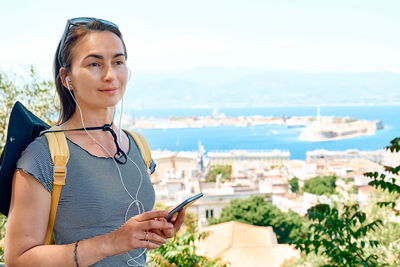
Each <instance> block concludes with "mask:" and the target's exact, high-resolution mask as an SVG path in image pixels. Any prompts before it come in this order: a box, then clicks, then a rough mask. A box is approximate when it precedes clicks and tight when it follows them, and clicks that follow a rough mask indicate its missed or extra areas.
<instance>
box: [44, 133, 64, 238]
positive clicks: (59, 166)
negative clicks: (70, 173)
mask: <svg viewBox="0 0 400 267" xmlns="http://www.w3.org/2000/svg"><path fill="white" fill-rule="evenodd" d="M51 130H60V128H59V127H57V126H55V127H53V128H51V129H50V131H51ZM44 135H45V136H46V138H47V141H48V143H49V150H50V154H51V159H52V161H53V165H54V177H53V189H52V191H51V206H50V215H49V223H48V225H47V232H46V237H45V240H44V244H45V245H48V244H51V243H52V235H53V227H54V220H55V218H56V213H57V207H58V201H59V200H60V194H61V189H62V187H63V186H64V185H65V176H66V174H67V168H66V166H67V162H68V159H69V149H68V144H67V139H66V138H65V134H64V132H46V133H44Z"/></svg>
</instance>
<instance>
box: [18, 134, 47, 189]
mask: <svg viewBox="0 0 400 267" xmlns="http://www.w3.org/2000/svg"><path fill="white" fill-rule="evenodd" d="M16 168H17V169H20V170H22V171H24V172H26V173H28V174H30V175H32V176H33V177H34V178H35V179H37V180H38V181H39V182H40V183H41V184H42V185H43V186H44V187H45V188H46V189H47V190H48V191H49V192H51V190H52V187H53V186H52V184H53V172H54V167H53V162H52V160H51V156H50V151H49V145H48V143H47V139H46V137H45V136H40V137H38V138H36V139H35V140H34V141H33V142H32V143H30V144H29V145H28V147H27V148H26V149H25V150H24V151H23V152H22V154H21V157H20V159H19V160H18V162H17V167H16Z"/></svg>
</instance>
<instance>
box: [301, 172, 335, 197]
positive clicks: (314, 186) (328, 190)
mask: <svg viewBox="0 0 400 267" xmlns="http://www.w3.org/2000/svg"><path fill="white" fill-rule="evenodd" d="M335 188H336V176H323V177H320V176H317V177H314V178H311V179H309V180H306V181H305V182H304V186H303V191H304V192H308V193H311V194H315V195H319V196H321V195H331V194H333V193H335V192H336V189H335Z"/></svg>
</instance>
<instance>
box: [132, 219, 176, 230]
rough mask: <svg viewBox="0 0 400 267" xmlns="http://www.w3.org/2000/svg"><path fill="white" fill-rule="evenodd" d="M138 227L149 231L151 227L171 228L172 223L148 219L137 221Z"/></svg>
mask: <svg viewBox="0 0 400 267" xmlns="http://www.w3.org/2000/svg"><path fill="white" fill-rule="evenodd" d="M137 224H138V228H139V229H141V230H143V231H150V230H153V229H160V230H163V229H172V228H173V227H174V225H173V224H172V223H169V222H167V221H156V220H149V221H143V222H137Z"/></svg>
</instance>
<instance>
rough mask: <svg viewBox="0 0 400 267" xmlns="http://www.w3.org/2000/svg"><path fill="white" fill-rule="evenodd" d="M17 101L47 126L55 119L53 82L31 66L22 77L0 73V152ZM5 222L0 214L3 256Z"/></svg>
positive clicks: (0, 250)
mask: <svg viewBox="0 0 400 267" xmlns="http://www.w3.org/2000/svg"><path fill="white" fill-rule="evenodd" d="M17 100H18V101H21V102H22V103H24V104H25V105H26V107H27V108H28V109H29V110H30V111H32V112H33V113H34V114H35V115H37V116H38V117H39V118H41V119H43V120H44V121H45V122H47V123H49V124H53V122H54V119H55V117H56V106H55V101H54V84H53V82H51V81H46V80H43V79H40V78H39V76H38V74H37V73H36V70H35V68H34V67H32V66H30V67H29V70H28V74H27V75H26V76H24V77H17V75H15V74H7V73H5V72H2V71H0V151H2V150H3V147H4V145H5V142H6V138H7V127H8V118H9V116H10V112H11V109H12V106H13V105H14V103H15V102H16V101H17ZM6 221H7V218H6V217H5V216H4V215H1V214H0V255H2V254H3V244H4V232H5V225H6ZM1 261H2V260H1V259H0V262H1Z"/></svg>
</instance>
